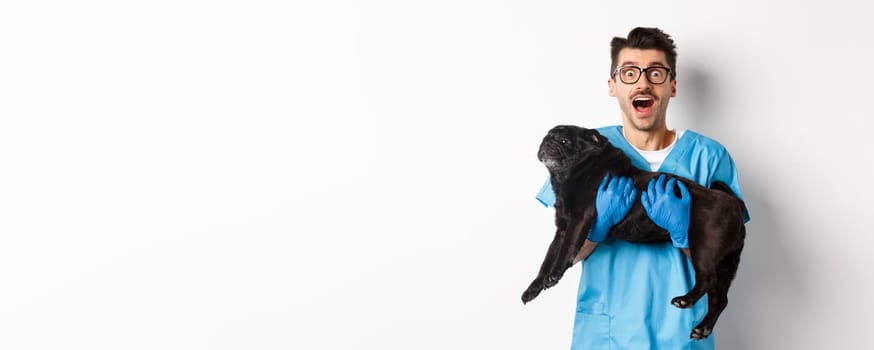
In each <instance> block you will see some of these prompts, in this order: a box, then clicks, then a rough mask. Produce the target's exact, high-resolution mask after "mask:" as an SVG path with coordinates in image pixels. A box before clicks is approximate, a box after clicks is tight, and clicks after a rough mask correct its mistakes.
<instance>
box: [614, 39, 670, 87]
mask: <svg viewBox="0 0 874 350" xmlns="http://www.w3.org/2000/svg"><path fill="white" fill-rule="evenodd" d="M622 49H641V50H648V49H655V50H659V51H662V52H664V53H665V57H667V59H668V66H670V68H671V78H672V79H676V78H677V46H676V45H674V40H673V39H671V36H670V35H668V34H667V33H665V32H663V31H662V30H661V29H658V28H643V27H637V28H634V29H632V30H631V31H630V32H628V38H620V37H618V36H617V37H614V38H613V41H611V42H610V59H611V62H612V63H611V64H610V77H611V78H612V77H613V71H615V70H616V65H617V64H618V62H616V61H617V60H618V59H619V51H622Z"/></svg>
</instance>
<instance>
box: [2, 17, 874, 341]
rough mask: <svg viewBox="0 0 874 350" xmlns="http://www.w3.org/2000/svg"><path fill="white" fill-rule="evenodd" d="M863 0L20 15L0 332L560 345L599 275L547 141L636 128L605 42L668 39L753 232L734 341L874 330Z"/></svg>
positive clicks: (872, 53)
mask: <svg viewBox="0 0 874 350" xmlns="http://www.w3.org/2000/svg"><path fill="white" fill-rule="evenodd" d="M866 13H867V12H866V11H864V7H863V5H859V4H856V3H855V2H851V1H846V0H840V1H829V2H812V1H802V2H790V1H779V2H764V1H740V2H733V3H730V4H729V3H702V2H695V1H684V2H664V3H652V2H642V1H631V2H623V3H616V4H597V5H594V4H589V3H588V2H583V1H556V2H532V1H529V2H525V1H512V2H505V1H497V0H495V1H484V0H475V1H469V0H468V1H439V2H438V1H370V2H356V1H323V2H282V1H248V2H242V1H225V2H221V1H219V2H213V1H190V0H183V1H152V2H125V3H119V2H111V1H81V2H75V3H70V2H61V1H29V2H7V3H4V4H2V5H0V348H2V349H349V348H356V349H565V348H567V347H568V346H569V343H570V336H571V329H572V322H573V311H574V298H575V293H576V288H577V281H578V278H579V277H578V275H579V273H580V270H579V266H576V267H574V268H572V269H571V270H569V271H568V272H567V273H566V275H565V278H564V279H563V280H562V282H561V283H559V284H558V285H557V286H556V287H553V288H552V289H549V290H547V291H546V292H544V293H543V294H541V295H540V296H539V297H538V299H536V300H535V301H534V302H532V303H530V304H528V305H525V306H523V305H522V303H521V301H520V300H519V297H520V295H521V293H522V290H523V289H524V288H525V287H526V286H527V284H528V282H530V280H531V279H532V278H533V277H534V275H535V274H536V271H537V268H538V267H539V264H540V261H541V259H542V257H543V254H544V253H545V251H546V247H547V245H548V243H549V241H550V240H551V239H552V234H553V231H552V228H553V226H552V224H553V223H552V214H553V213H552V210H551V209H544V208H543V207H541V206H540V205H539V204H538V203H537V202H536V201H535V200H534V194H535V193H536V191H537V190H538V189H539V187H540V185H541V184H542V182H543V181H544V179H545V176H546V170H545V168H544V167H543V166H542V165H541V164H539V163H538V162H537V160H536V157H535V153H536V149H537V146H538V145H539V142H540V139H541V138H542V136H543V135H544V134H545V132H546V131H547V130H548V129H549V128H551V127H552V126H554V125H556V124H563V123H571V124H578V125H583V126H590V127H597V126H602V125H607V124H616V123H619V112H618V108H617V106H616V101H615V100H614V99H613V98H610V97H609V96H608V94H607V83H606V80H607V77H608V71H609V42H610V39H611V38H612V37H613V36H625V35H626V34H627V33H628V31H629V30H630V29H631V28H633V27H635V26H655V27H660V28H662V29H664V30H665V31H666V32H668V33H669V34H671V35H672V36H673V37H674V39H675V40H676V42H677V45H678V48H679V56H678V96H677V97H676V98H675V99H673V100H672V102H671V107H670V108H669V113H668V115H669V117H668V123H669V127H675V128H687V129H693V130H696V131H699V132H701V133H704V134H705V135H708V136H711V137H713V138H715V139H717V140H719V141H720V142H722V143H723V144H724V145H725V146H726V147H727V148H728V149H729V150H730V151H731V153H732V155H733V157H734V159H735V161H736V163H737V165H738V168H739V171H740V176H741V185H742V187H743V191H744V195H745V197H746V200H747V205H748V207H749V208H750V212H751V215H752V221H751V222H750V223H749V224H748V225H747V232H748V238H747V246H746V249H745V251H744V254H743V256H742V263H741V266H740V271H739V275H738V277H737V279H736V281H735V283H734V285H733V288H732V290H731V291H730V293H729V298H730V303H729V307H728V309H726V311H725V313H724V314H723V316H722V318H721V319H720V322H719V323H718V324H717V327H716V336H717V345H718V348H720V349H828V348H843V349H861V348H868V347H870V346H871V342H870V340H869V339H868V337H866V332H867V331H868V330H869V328H870V325H871V320H870V319H869V318H868V315H871V314H872V313H874V305H872V301H871V300H872V299H871V298H870V295H871V293H872V292H874V288H872V286H871V283H872V273H871V270H870V268H869V266H871V265H872V263H874V259H872V258H871V253H870V251H871V249H872V242H874V236H872V234H874V233H872V230H871V229H870V228H869V227H867V225H865V224H864V222H865V218H866V216H867V215H868V211H870V209H871V208H872V206H871V204H870V199H871V198H872V194H874V191H872V190H871V187H870V185H869V184H868V181H866V180H867V176H866V172H865V171H864V170H867V169H868V166H867V165H866V164H865V163H866V162H867V161H868V160H869V159H870V156H867V154H868V153H869V150H870V149H871V148H872V146H874V143H872V141H871V138H870V137H869V136H868V135H869V134H870V125H871V121H870V119H871V118H872V117H874V113H872V112H871V108H870V106H869V101H870V99H871V97H870V90H871V89H870V85H871V83H872V81H874V75H872V73H871V72H872V71H871V69H870V68H869V64H868V63H869V62H868V61H869V60H870V58H871V57H874V47H872V44H871V40H870V38H869V36H870V35H871V30H870V28H868V27H867V26H866V23H867V22H868V21H869V19H868V16H867V14H866Z"/></svg>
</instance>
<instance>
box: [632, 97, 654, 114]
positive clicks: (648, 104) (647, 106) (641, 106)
mask: <svg viewBox="0 0 874 350" xmlns="http://www.w3.org/2000/svg"><path fill="white" fill-rule="evenodd" d="M654 104H655V99H653V98H652V97H650V96H638V97H635V98H634V99H633V100H631V105H632V106H633V107H634V110H635V111H637V112H638V113H646V112H649V111H650V110H651V109H652V106H653V105H654Z"/></svg>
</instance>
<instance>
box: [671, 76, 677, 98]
mask: <svg viewBox="0 0 874 350" xmlns="http://www.w3.org/2000/svg"><path fill="white" fill-rule="evenodd" d="M671 97H677V79H671Z"/></svg>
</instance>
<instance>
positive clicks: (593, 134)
mask: <svg viewBox="0 0 874 350" xmlns="http://www.w3.org/2000/svg"><path fill="white" fill-rule="evenodd" d="M586 136H587V137H588V138H589V139H590V140H592V142H593V143H595V144H596V145H604V144H606V143H607V142H610V141H609V140H607V138H606V137H604V136H602V135H601V133H599V132H598V130H594V129H592V130H589V135H586Z"/></svg>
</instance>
